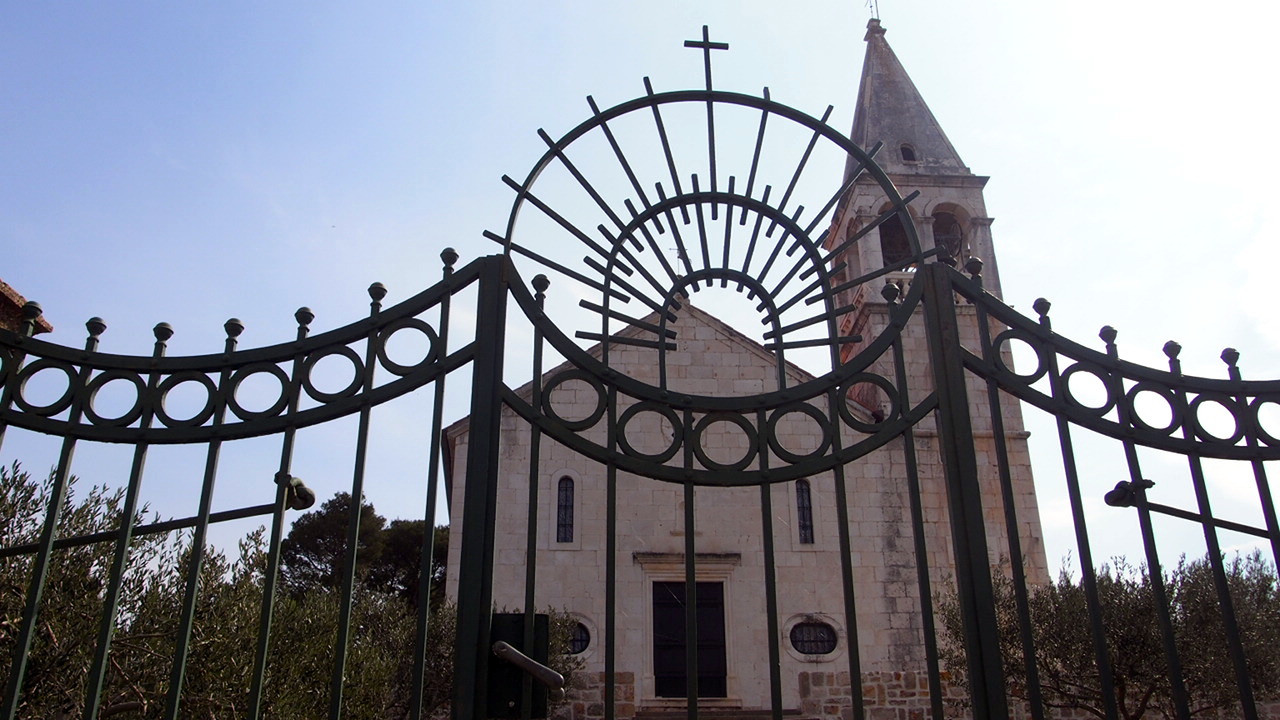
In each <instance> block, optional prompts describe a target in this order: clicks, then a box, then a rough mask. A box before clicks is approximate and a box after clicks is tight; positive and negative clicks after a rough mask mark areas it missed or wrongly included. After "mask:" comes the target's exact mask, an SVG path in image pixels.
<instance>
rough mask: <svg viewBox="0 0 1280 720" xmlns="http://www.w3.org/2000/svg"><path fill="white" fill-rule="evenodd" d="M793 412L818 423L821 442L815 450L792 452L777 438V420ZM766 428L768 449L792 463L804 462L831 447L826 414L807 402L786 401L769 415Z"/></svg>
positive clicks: (829, 426) (829, 428)
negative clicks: (786, 402)
mask: <svg viewBox="0 0 1280 720" xmlns="http://www.w3.org/2000/svg"><path fill="white" fill-rule="evenodd" d="M794 413H800V414H801V415H806V416H808V417H809V418H812V419H813V421H814V422H815V423H817V424H818V428H820V431H821V438H822V440H821V442H819V443H818V447H817V448H816V449H815V450H812V451H810V452H808V453H793V452H791V451H790V450H788V449H787V448H786V447H785V446H783V444H782V441H781V440H779V439H778V421H780V420H782V418H784V417H786V416H788V415H792V414H794ZM767 428H768V438H769V449H771V450H773V454H774V455H777V456H778V457H780V458H782V459H783V460H786V461H787V462H789V463H791V464H793V465H794V464H796V463H800V462H804V461H805V460H808V459H810V458H815V457H818V456H820V455H822V454H823V453H825V452H826V451H827V449H828V448H830V447H831V440H832V432H831V423H830V421H829V420H828V419H827V416H826V415H823V414H822V412H821V411H819V410H818V408H816V407H814V406H812V405H810V404H809V403H805V402H794V403H788V404H786V405H783V406H782V407H779V408H778V409H776V410H774V411H773V414H772V415H770V416H769V420H768V425H767Z"/></svg>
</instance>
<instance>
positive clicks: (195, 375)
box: [153, 370, 218, 427]
mask: <svg viewBox="0 0 1280 720" xmlns="http://www.w3.org/2000/svg"><path fill="white" fill-rule="evenodd" d="M188 382H194V383H195V384H197V385H199V386H201V387H203V388H204V389H205V393H206V395H205V401H204V407H202V408H200V410H199V412H197V413H195V414H194V415H192V416H191V417H189V418H187V419H185V420H181V419H178V418H175V417H173V416H172V415H170V414H169V411H168V410H166V409H165V406H164V403H165V398H167V397H168V396H169V391H170V390H173V389H174V388H175V387H178V386H179V385H181V384H183V383H188ZM217 396H218V387H217V386H216V385H214V383H213V380H211V379H210V378H209V376H208V375H205V374H204V373H202V372H196V371H195V370H184V371H182V372H176V373H174V374H172V375H170V376H169V377H167V378H165V379H164V380H161V381H160V385H159V386H157V387H156V393H155V398H154V400H153V405H154V408H155V413H156V417H158V418H160V422H162V423H164V424H165V426H166V427H197V426H199V425H203V424H205V423H206V422H208V421H209V418H211V417H213V411H214V407H215V399H216V398H217Z"/></svg>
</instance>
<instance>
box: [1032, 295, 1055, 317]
mask: <svg viewBox="0 0 1280 720" xmlns="http://www.w3.org/2000/svg"><path fill="white" fill-rule="evenodd" d="M1051 307H1053V303H1051V302H1049V301H1048V300H1045V299H1044V298H1036V301H1035V302H1034V303H1031V309H1032V310H1035V311H1036V314H1037V315H1039V316H1040V317H1044V316H1045V315H1048V314H1049V308H1051Z"/></svg>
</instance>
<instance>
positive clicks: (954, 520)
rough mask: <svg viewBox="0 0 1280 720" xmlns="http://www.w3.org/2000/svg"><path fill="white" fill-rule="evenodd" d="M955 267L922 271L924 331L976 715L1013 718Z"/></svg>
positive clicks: (919, 276) (918, 278) (935, 265)
mask: <svg viewBox="0 0 1280 720" xmlns="http://www.w3.org/2000/svg"><path fill="white" fill-rule="evenodd" d="M951 272H954V271H953V270H951V269H950V268H948V267H947V266H946V265H943V264H942V263H929V264H927V265H923V266H921V267H920V269H919V270H918V271H917V273H916V281H917V282H919V281H921V280H923V281H924V282H925V288H924V309H925V333H926V335H927V337H928V342H929V362H930V365H932V369H933V379H934V389H935V392H937V395H938V410H937V416H936V417H937V422H938V438H939V446H940V452H941V459H942V470H943V475H944V477H945V480H946V487H947V509H948V513H949V517H950V520H951V543H952V548H953V550H954V552H955V563H956V591H957V593H958V595H959V605H960V618H961V621H962V624H963V626H964V649H965V658H966V660H967V661H968V674H969V692H970V699H971V700H972V702H973V717H975V718H1008V717H1009V706H1008V701H1007V699H1006V697H1005V689H1004V674H1003V672H1002V662H1001V658H1000V635H999V631H998V629H997V625H996V613H995V593H994V592H993V590H992V586H991V572H990V565H991V561H990V557H989V556H988V554H987V536H986V527H985V523H984V522H983V517H982V488H981V485H980V484H979V482H978V460H977V454H976V451H975V450H974V444H973V422H972V418H971V417H970V410H971V408H970V405H969V396H968V392H967V391H966V390H965V369H964V351H963V348H962V347H961V345H960V326H959V323H958V321H957V319H956V308H955V292H954V291H953V290H952V288H951V277H950V273H951ZM1014 561H1015V562H1020V561H1021V559H1020V558H1015V559H1014Z"/></svg>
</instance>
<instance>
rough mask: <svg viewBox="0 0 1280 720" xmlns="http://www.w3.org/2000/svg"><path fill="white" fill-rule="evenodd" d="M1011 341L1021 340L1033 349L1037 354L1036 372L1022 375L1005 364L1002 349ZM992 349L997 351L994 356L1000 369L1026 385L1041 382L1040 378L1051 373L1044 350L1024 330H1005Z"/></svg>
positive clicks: (997, 337)
mask: <svg viewBox="0 0 1280 720" xmlns="http://www.w3.org/2000/svg"><path fill="white" fill-rule="evenodd" d="M1010 340H1021V341H1022V343H1023V344H1025V345H1026V346H1027V347H1029V348H1031V351H1032V352H1034V353H1035V354H1036V369H1035V370H1033V371H1032V372H1030V373H1020V372H1018V371H1017V370H1015V369H1013V368H1012V367H1010V366H1009V365H1007V364H1005V361H1004V353H1003V352H1002V349H1003V348H1004V347H1005V346H1006V345H1007V344H1008V343H1009V341H1010ZM991 347H992V348H994V350H995V353H994V354H995V358H996V364H997V365H998V366H999V367H1000V369H1001V370H1003V371H1005V372H1007V373H1009V375H1010V376H1012V377H1015V378H1017V379H1018V380H1019V381H1021V382H1023V383H1026V384H1027V385H1030V384H1032V383H1034V382H1035V381H1037V380H1039V379H1040V378H1042V377H1044V374H1045V373H1046V372H1048V371H1049V364H1048V363H1047V362H1045V359H1044V351H1043V349H1042V348H1041V347H1040V345H1039V344H1038V343H1037V342H1036V341H1035V338H1034V337H1032V336H1031V334H1030V333H1027V332H1025V331H1023V330H1018V329H1010V330H1005V331H1004V332H1002V333H1000V334H999V335H997V336H996V339H995V340H994V341H993V342H992V343H991ZM1010 353H1011V354H1012V350H1010Z"/></svg>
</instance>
